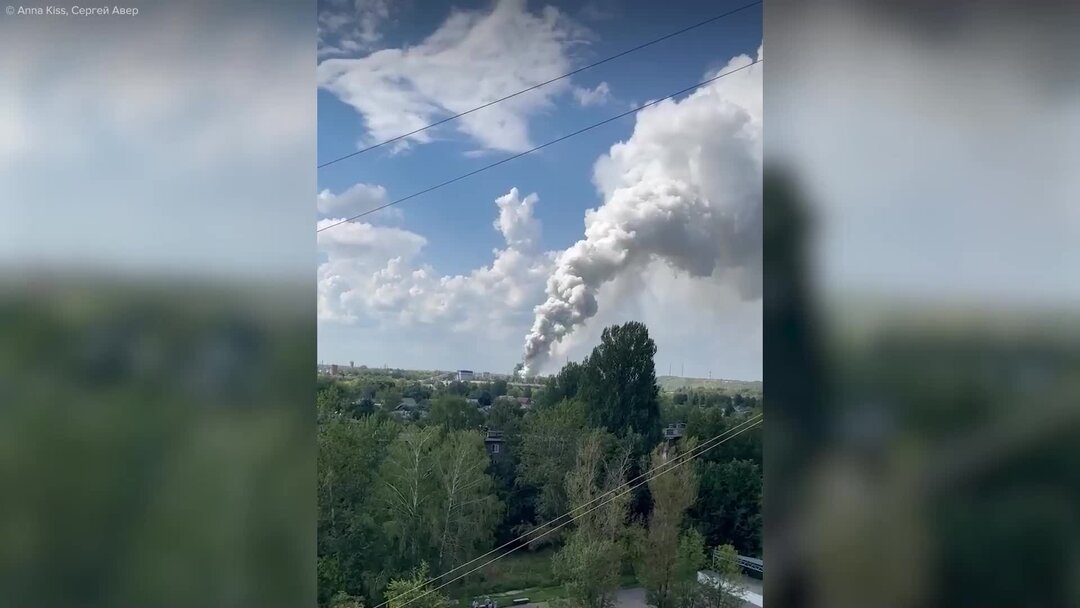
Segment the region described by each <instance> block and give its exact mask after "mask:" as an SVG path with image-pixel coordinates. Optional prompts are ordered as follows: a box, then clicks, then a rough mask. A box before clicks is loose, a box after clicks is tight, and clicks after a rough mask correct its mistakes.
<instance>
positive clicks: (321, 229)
mask: <svg viewBox="0 0 1080 608" xmlns="http://www.w3.org/2000/svg"><path fill="white" fill-rule="evenodd" d="M760 63H765V60H764V59H755V60H754V61H752V62H750V63H748V64H746V65H744V66H742V67H738V68H735V69H733V70H728V71H727V72H724V73H722V74H717V75H716V76H713V77H712V78H709V79H707V80H702V81H701V82H699V83H697V84H695V85H693V86H689V87H686V88H685V89H682V90H680V91H675V92H674V93H672V94H670V95H667V96H664V97H661V98H660V99H657V100H654V101H650V102H649V103H646V104H643V105H640V106H638V107H636V108H633V109H631V110H627V111H626V112H623V113H621V114H617V115H615V116H612V117H611V118H608V119H605V120H602V121H600V122H598V123H594V124H591V125H589V126H587V127H584V128H581V129H578V130H577V131H574V132H572V133H567V134H566V135H563V136H562V137H559V138H557V139H553V140H551V141H549V142H547V143H543V144H540V145H539V146H536V147H534V148H530V149H528V150H526V151H524V152H519V153H517V154H515V155H513V156H508V157H506V158H504V159H502V160H499V161H495V162H493V163H491V164H489V165H484V166H483V167H480V168H479V169H475V170H473V171H469V172H468V173H464V174H462V175H459V176H457V177H455V178H453V179H448V180H446V181H444V182H440V183H438V184H435V185H434V186H430V187H428V188H424V189H423V190H420V191H419V192H413V193H412V194H410V195H408V196H403V197H401V198H399V199H397V200H393V201H390V202H389V203H386V204H384V205H379V206H378V207H375V208H374V209H368V210H367V211H364V212H363V213H358V214H356V215H354V216H351V217H348V218H345V219H343V220H340V221H337V222H334V223H333V224H329V225H327V226H323V227H322V228H319V229H317V230H316V231H315V232H323V231H325V230H329V229H331V228H334V227H335V226H340V225H342V224H346V223H348V222H351V221H353V220H357V219H360V218H362V217H364V216H367V215H371V214H372V213H375V212H377V211H382V210H383V209H386V208H387V207H392V206H394V205H397V204H399V203H403V202H405V201H407V200H410V199H413V198H416V197H418V196H421V195H424V194H427V193H429V192H432V191H434V190H438V189H439V188H442V187H444V186H449V185H450V184H453V183H455V182H459V181H461V180H463V179H466V178H469V177H472V176H474V175H476V174H477V173H483V172H484V171H487V170H488V169H494V168H495V167H498V166H499V165H502V164H504V163H508V162H510V161H512V160H516V159H519V158H521V157H522V156H525V155H527V154H532V153H533V152H536V151H538V150H542V149H544V148H546V147H548V146H551V145H554V144H557V143H559V142H561V141H564V140H567V139H570V138H571V137H574V136H576V135H581V134H582V133H585V132H586V131H591V130H593V129H595V128H597V127H601V126H603V125H606V124H608V123H609V122H614V121H616V120H619V119H620V118H624V117H626V116H629V115H631V114H635V113H637V112H640V111H642V110H644V109H646V108H649V107H652V106H655V105H656V104H658V103H661V102H664V101H667V100H669V99H672V98H675V97H678V96H679V95H682V94H683V93H688V92H690V91H693V90H694V89H697V88H698V87H702V86H704V85H707V84H709V83H710V82H714V81H716V80H720V79H721V78H723V77H725V76H730V75H731V74H734V73H735V72H740V71H742V70H745V69H746V68H749V67H753V66H755V65H758V64H760Z"/></svg>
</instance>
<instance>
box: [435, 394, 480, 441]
mask: <svg viewBox="0 0 1080 608" xmlns="http://www.w3.org/2000/svg"><path fill="white" fill-rule="evenodd" d="M428 421H429V423H430V424H431V425H433V426H439V427H442V429H443V430H445V431H448V432H449V431H463V430H467V429H477V428H479V427H480V425H481V424H482V423H483V421H484V416H483V414H481V413H480V410H478V409H476V407H474V406H472V405H469V402H468V401H466V400H465V398H464V397H459V396H457V395H442V396H441V397H438V398H436V399H435V400H434V401H433V402H432V404H431V414H430V415H429V416H428Z"/></svg>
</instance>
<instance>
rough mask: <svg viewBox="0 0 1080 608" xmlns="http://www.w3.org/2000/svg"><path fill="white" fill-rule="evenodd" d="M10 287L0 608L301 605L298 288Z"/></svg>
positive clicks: (305, 599)
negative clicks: (7, 607) (8, 607)
mask: <svg viewBox="0 0 1080 608" xmlns="http://www.w3.org/2000/svg"><path fill="white" fill-rule="evenodd" d="M39 276H40V275H39ZM6 278H7V279H8V281H7V282H6V283H5V284H4V285H3V288H2V291H0V335H3V336H4V340H3V342H2V343H0V404H2V405H0V454H2V456H0V589H3V597H4V600H3V602H2V603H3V604H5V605H11V606H41V607H47V606H260V607H270V606H282V607H285V606H289V607H292V606H303V605H309V604H310V603H311V601H312V600H313V597H314V580H315V575H314V562H313V560H312V559H311V557H312V555H314V519H315V511H314V498H315V489H314V479H313V474H314V473H313V471H314V445H313V441H312V439H313V437H314V418H313V413H312V411H311V407H310V404H311V401H312V394H313V390H314V386H313V380H312V376H311V373H310V363H311V361H313V360H314V359H315V350H314V339H313V335H314V333H313V327H312V319H311V316H310V314H309V312H310V308H311V307H310V304H309V303H308V302H307V301H306V300H307V298H306V297H304V296H306V290H304V289H296V288H294V289H291V290H290V289H285V288H282V287H274V288H265V289H241V288H237V287H224V286H223V285H214V284H208V283H206V282H205V281H204V282H187V283H186V284H185V282H183V281H179V282H178V281H177V280H175V279H173V280H170V281H169V282H168V284H166V281H165V280H164V279H162V280H161V281H160V282H151V281H148V280H145V279H143V280H138V281H134V280H130V279H129V280H120V279H110V278H106V277H101V276H99V277H96V278H95V280H89V279H86V278H82V279H78V280H76V279H71V278H52V279H40V278H38V279H35V280H34V282H33V283H31V282H29V281H13V280H12V277H10V276H8V277H6Z"/></svg>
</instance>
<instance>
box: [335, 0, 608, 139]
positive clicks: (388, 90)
mask: <svg viewBox="0 0 1080 608" xmlns="http://www.w3.org/2000/svg"><path fill="white" fill-rule="evenodd" d="M586 35H587V32H586V30H584V29H583V28H582V27H581V26H579V25H577V24H576V23H575V22H573V21H572V20H571V19H569V18H568V17H567V16H566V15H564V14H563V13H561V12H559V11H558V10H557V9H555V8H553V7H550V6H549V7H546V8H544V9H543V10H541V11H540V12H538V13H532V12H530V11H529V10H528V7H527V5H526V2H525V0H500V1H499V2H498V3H497V4H495V6H494V7H493V8H492V9H491V10H488V11H462V10H454V11H452V12H451V15H450V16H449V17H448V18H447V20H446V21H445V22H444V23H443V24H442V25H441V26H440V27H439V28H438V29H437V30H436V31H435V32H434V33H433V34H431V35H430V36H428V38H427V39H425V40H424V41H423V42H421V43H420V44H418V45H416V46H412V47H405V48H395V49H383V50H380V51H376V52H374V53H371V54H370V55H368V56H366V57H363V58H358V59H342V58H335V59H327V60H325V61H323V62H322V63H320V64H319V66H318V70H317V74H318V82H319V86H320V87H322V88H324V89H326V90H328V91H330V92H331V93H333V94H334V95H336V96H337V97H338V98H339V99H341V100H342V101H343V102H345V103H346V104H348V105H350V106H352V107H353V108H355V109H356V111H357V112H359V113H360V114H361V115H362V116H363V117H364V121H365V123H366V126H367V131H368V133H367V136H368V139H369V141H370V142H371V143H375V142H377V141H382V140H385V139H390V138H392V137H397V136H400V135H402V134H403V133H408V132H410V131H413V130H416V129H419V128H422V127H424V126H426V125H428V124H431V123H432V122H435V121H436V120H438V119H440V118H443V117H446V116H448V115H451V114H457V113H461V112H464V111H467V110H470V109H472V108H475V107H476V106H479V105H483V104H484V103H487V102H490V101H494V100H496V99H499V98H501V97H505V96H507V95H510V94H512V93H516V92H518V91H520V90H522V89H525V88H527V87H529V86H532V85H535V84H538V83H540V82H544V81H546V80H549V79H552V78H555V77H557V76H560V75H562V74H564V73H566V72H567V71H569V69H570V68H571V58H570V55H569V51H570V49H571V47H572V46H573V45H574V44H575V43H577V42H580V41H581V40H583V39H584V37H585V36H586ZM569 87H570V83H569V82H568V81H559V82H556V83H553V84H551V85H548V86H545V87H543V88H541V89H537V90H535V91H531V92H529V93H526V94H523V95H520V96H517V97H514V98H512V99H509V100H507V101H505V102H502V103H499V104H497V105H494V106H491V107H488V108H485V109H483V110H481V111H478V112H476V113H473V114H470V115H468V116H465V117H463V118H461V119H458V120H457V121H455V122H454V123H453V128H455V129H457V130H458V131H460V132H461V133H464V134H465V135H467V136H469V137H470V138H472V139H474V140H475V141H476V142H478V143H479V144H481V145H482V146H484V147H485V148H487V149H492V150H500V151H508V152H520V151H522V150H526V149H528V148H529V147H531V146H532V145H533V144H532V139H531V137H530V135H529V128H528V119H529V118H530V117H531V116H534V115H536V114H537V113H539V112H541V111H543V110H545V109H548V108H550V107H552V105H553V104H552V99H553V98H554V97H556V96H558V95H560V94H562V93H564V92H566V91H567V90H568V89H569ZM432 136H433V135H432V132H431V131H424V132H421V133H417V134H416V135H413V136H410V137H409V139H408V141H410V142H413V143H424V142H429V141H431V138H432Z"/></svg>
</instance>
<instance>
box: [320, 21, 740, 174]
mask: <svg viewBox="0 0 1080 608" xmlns="http://www.w3.org/2000/svg"><path fill="white" fill-rule="evenodd" d="M759 4H761V0H759V1H758V2H751V3H750V4H746V5H743V6H740V7H739V8H736V9H733V10H730V11H728V12H726V13H723V14H720V15H717V16H715V17H710V18H709V19H706V20H705V21H699V22H697V23H695V24H694V25H690V26H687V27H684V28H683V29H681V30H679V31H677V32H671V33H670V34H667V35H665V36H661V37H659V38H656V39H655V40H650V41H649V42H645V43H642V44H639V45H637V46H635V47H633V48H630V49H626V50H625V51H623V52H621V53H617V54H615V55H612V56H610V57H607V58H605V59H601V60H600V61H597V62H595V63H590V64H589V65H586V66H582V67H580V68H578V69H576V70H574V71H572V72H567V73H565V74H563V75H562V76H558V77H555V78H552V79H551V80H546V81H544V82H541V83H539V84H534V85H533V86H531V87H529V88H527V89H522V90H520V91H518V92H516V93H511V94H510V95H507V96H506V97H501V98H499V99H496V100H495V101H489V102H487V103H485V104H484V105H480V106H476V107H475V108H473V109H471V110H465V111H464V112H462V113H460V114H454V115H453V116H448V117H446V118H443V119H442V120H438V121H435V122H433V123H431V124H429V125H426V126H423V127H420V128H419V129H416V130H415V131H409V132H408V133H404V134H402V135H398V136H397V137H392V138H390V139H387V140H386V141H381V142H379V143H377V144H372V145H370V146H368V147H366V148H361V149H360V150H357V151H356V152H353V153H351V154H346V155H345V156H341V157H338V158H335V159H334V160H330V161H326V162H325V163H322V164H321V165H317V166H316V169H322V168H323V167H329V166H330V165H333V164H334V163H339V162H341V161H343V160H345V159H347V158H352V157H354V156H358V155H360V154H363V153H364V152H368V151H371V150H374V149H375V148H380V147H382V146H385V145H386V144H392V143H394V142H395V141H401V140H402V139H405V138H406V137H411V136H413V135H416V134H417V133H420V132H421V131H426V130H428V129H431V128H432V127H437V126H439V125H441V124H445V123H448V122H450V121H451V120H456V119H458V118H461V117H462V116H465V115H466V114H472V113H473V112H475V111H477V110H483V109H484V108H487V107H490V106H493V105H495V104H497V103H501V102H504V101H506V100H507V99H511V98H513V97H517V96H518V95H521V94H522V93H528V92H529V91H534V90H536V89H539V88H540V87H544V86H547V85H549V84H551V83H553V82H557V81H559V80H562V79H563V78H569V77H570V76H573V75H574V74H577V73H580V72H584V71H585V70H588V69H591V68H595V67H596V66H598V65H601V64H604V63H607V62H609V61H613V60H615V59H618V58H619V57H622V56H624V55H629V54H630V53H633V52H634V51H639V50H641V49H643V48H645V47H648V46H652V45H654V44H657V43H659V42H663V41H665V40H667V39H669V38H674V37H675V36H678V35H679V34H685V33H686V32H689V31H690V30H694V29H697V28H699V27H702V26H704V25H708V24H710V23H712V22H714V21H717V20H719V19H723V18H724V17H728V16H730V15H734V14H735V13H737V12H739V11H743V10H746V9H748V8H750V7H752V6H757V5H759Z"/></svg>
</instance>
